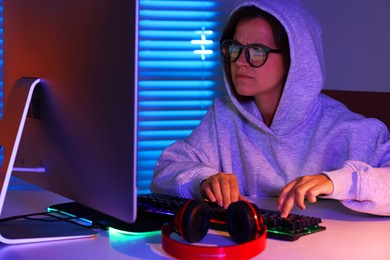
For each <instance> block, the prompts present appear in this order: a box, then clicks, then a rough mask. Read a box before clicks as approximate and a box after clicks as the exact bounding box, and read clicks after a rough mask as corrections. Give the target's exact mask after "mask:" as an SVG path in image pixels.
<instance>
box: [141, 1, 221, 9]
mask: <svg viewBox="0 0 390 260" xmlns="http://www.w3.org/2000/svg"><path fill="white" fill-rule="evenodd" d="M140 5H141V6H143V7H144V8H145V7H149V8H150V7H152V8H155V7H160V8H161V7H163V8H167V7H168V8H177V9H179V8H191V9H195V8H196V9H199V8H201V9H202V8H214V7H216V6H217V3H216V2H215V1H161V0H159V1H156V0H155V1H153V0H147V1H145V0H141V1H140Z"/></svg>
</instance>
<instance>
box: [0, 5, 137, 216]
mask: <svg viewBox="0 0 390 260" xmlns="http://www.w3.org/2000/svg"><path fill="white" fill-rule="evenodd" d="M137 34H138V1H133V0H115V1H113V0H99V1H95V0H59V1H53V0H34V1H31V0H5V1H4V92H5V93H4V94H5V95H4V101H5V107H4V116H3V119H6V118H12V117H13V116H14V115H12V113H11V112H9V111H7V107H9V106H12V105H14V106H15V102H20V101H15V100H12V99H11V98H10V97H11V96H12V91H13V90H14V89H15V86H16V85H17V82H20V79H23V78H32V79H39V84H37V86H36V87H35V90H34V92H33V93H32V97H31V102H29V104H28V113H27V117H26V119H25V124H24V126H23V131H22V135H21V138H20V143H19V144H18V145H16V146H17V147H16V148H17V152H16V154H15V158H14V159H12V150H13V147H12V146H13V144H4V143H6V141H7V140H10V139H12V138H8V137H7V135H9V136H12V135H15V130H12V129H11V127H8V128H7V129H5V128H6V127H5V126H4V124H3V125H2V126H1V127H2V129H1V140H3V141H4V140H6V141H4V143H3V144H0V145H1V147H2V151H3V153H4V164H7V163H8V164H9V163H11V166H12V167H13V169H14V171H13V173H12V174H13V175H15V176H17V177H18V178H21V179H23V180H26V181H28V182H30V183H33V184H35V185H38V186H40V187H43V188H44V189H46V190H49V191H52V192H55V193H57V194H60V195H62V196H64V197H67V198H69V199H71V200H74V201H76V202H79V203H81V204H83V205H85V206H88V207H91V208H93V209H95V210H98V211H100V212H102V213H105V214H107V215H110V216H112V217H115V218H117V219H119V220H122V221H125V222H128V223H131V222H134V221H135V218H136V172H137V171H136V154H137V153H136V146H137V140H136V139H137V93H138V92H137V53H138V52H137V38H138V37H137ZM34 82H35V81H34ZM11 101H13V102H14V104H11V105H10V104H8V102H11ZM17 106H18V107H19V106H24V104H23V101H22V102H21V104H20V105H19V104H17ZM3 121H5V120H3ZM10 158H11V159H10ZM13 160H14V163H13ZM6 167H7V165H3V166H2V170H1V174H2V176H0V182H1V181H2V182H3V183H0V185H1V187H2V193H4V188H6V186H7V182H8V179H9V176H5V175H6V174H7V173H6V170H5V168H6ZM2 199H4V196H2ZM1 203H2V202H1Z"/></svg>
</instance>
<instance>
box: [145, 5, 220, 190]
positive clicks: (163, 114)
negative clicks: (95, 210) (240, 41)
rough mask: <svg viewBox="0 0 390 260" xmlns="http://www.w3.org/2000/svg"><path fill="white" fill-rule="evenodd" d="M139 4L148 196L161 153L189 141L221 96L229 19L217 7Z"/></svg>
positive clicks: (146, 188) (146, 187) (218, 6)
mask: <svg viewBox="0 0 390 260" xmlns="http://www.w3.org/2000/svg"><path fill="white" fill-rule="evenodd" d="M221 2H222V1H221ZM139 3H140V4H139V8H140V13H139V26H140V27H139V67H138V70H139V76H138V77H139V125H138V126H139V133H138V183H137V185H138V189H139V192H140V193H144V192H149V185H150V181H151V179H152V175H153V167H154V165H155V163H156V161H157V159H158V157H159V156H160V154H161V152H162V150H163V149H164V148H165V147H167V146H168V145H170V144H171V143H173V142H174V141H176V140H178V139H184V138H185V137H186V136H188V135H189V134H190V133H191V131H192V130H193V129H194V128H195V127H196V126H197V125H198V124H199V122H200V119H201V118H202V116H203V115H204V114H205V113H206V111H207V109H208V107H209V106H210V105H211V104H212V103H213V100H214V99H215V97H217V96H220V95H221V92H222V89H223V85H224V84H223V77H222V66H221V62H220V54H219V39H220V34H221V31H222V29H223V25H224V21H225V18H226V17H225V15H224V13H223V11H222V10H223V9H222V6H221V4H220V3H217V2H216V1H183V0H174V1H152V0H150V1H148V0H141V1H140V2H139Z"/></svg>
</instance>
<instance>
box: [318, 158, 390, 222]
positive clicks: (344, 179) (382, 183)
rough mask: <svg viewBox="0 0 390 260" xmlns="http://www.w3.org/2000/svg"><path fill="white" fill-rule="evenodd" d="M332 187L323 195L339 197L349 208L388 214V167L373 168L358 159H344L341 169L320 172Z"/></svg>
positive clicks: (389, 192) (389, 204)
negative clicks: (332, 189)
mask: <svg viewBox="0 0 390 260" xmlns="http://www.w3.org/2000/svg"><path fill="white" fill-rule="evenodd" d="M324 174H326V175H327V176H328V177H329V178H330V179H331V180H332V182H333V186H334V191H333V193H332V194H330V195H328V196H323V198H331V199H337V200H340V201H341V203H342V204H343V205H344V206H345V207H347V208H350V209H352V210H355V211H359V212H365V213H371V214H375V215H385V216H389V215H390V200H389V199H388V198H390V167H381V168H373V167H371V166H370V165H368V164H366V163H364V162H360V161H352V160H350V161H347V162H346V163H345V165H344V167H342V168H341V169H338V170H335V171H329V172H324Z"/></svg>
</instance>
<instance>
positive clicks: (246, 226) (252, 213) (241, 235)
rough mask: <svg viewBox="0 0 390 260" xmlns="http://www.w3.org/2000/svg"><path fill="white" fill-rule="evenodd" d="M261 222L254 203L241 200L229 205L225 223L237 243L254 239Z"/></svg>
mask: <svg viewBox="0 0 390 260" xmlns="http://www.w3.org/2000/svg"><path fill="white" fill-rule="evenodd" d="M262 224H263V220H262V217H261V215H260V214H259V211H258V208H257V207H256V205H253V204H251V203H249V202H246V201H242V200H241V201H237V202H234V203H232V204H230V205H229V207H228V209H227V215H226V225H227V229H228V232H229V235H230V237H231V239H232V240H233V241H234V242H236V243H237V244H240V243H244V242H248V241H251V240H253V239H255V238H256V236H258V234H259V232H260V231H261V229H262V228H263V227H262Z"/></svg>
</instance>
